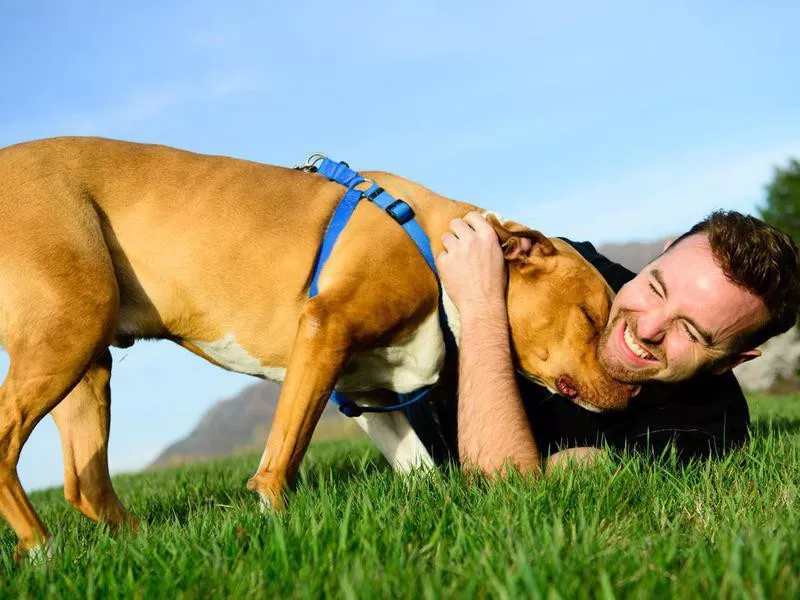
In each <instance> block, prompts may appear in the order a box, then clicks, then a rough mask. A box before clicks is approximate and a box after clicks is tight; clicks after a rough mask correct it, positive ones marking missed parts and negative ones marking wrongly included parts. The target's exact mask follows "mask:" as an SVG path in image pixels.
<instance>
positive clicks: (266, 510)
mask: <svg viewBox="0 0 800 600" xmlns="http://www.w3.org/2000/svg"><path fill="white" fill-rule="evenodd" d="M247 488H248V489H251V490H253V491H254V492H257V493H258V499H259V500H258V503H259V508H260V509H261V513H262V514H265V515H267V514H270V515H271V514H275V513H276V512H278V511H280V510H283V509H284V508H285V507H286V500H285V498H284V496H283V486H281V485H278V484H277V483H276V480H275V479H274V478H271V477H269V476H268V475H267V476H265V475H255V476H253V477H251V478H250V480H249V481H248V482H247Z"/></svg>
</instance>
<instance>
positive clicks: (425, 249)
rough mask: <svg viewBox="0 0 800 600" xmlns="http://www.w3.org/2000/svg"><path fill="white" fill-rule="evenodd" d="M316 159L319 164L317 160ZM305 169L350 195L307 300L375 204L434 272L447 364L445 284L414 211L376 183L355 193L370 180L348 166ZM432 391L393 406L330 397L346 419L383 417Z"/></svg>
mask: <svg viewBox="0 0 800 600" xmlns="http://www.w3.org/2000/svg"><path fill="white" fill-rule="evenodd" d="M315 157H316V160H314V158H315ZM320 159H321V160H322V162H321V163H320V164H319V166H315V164H316V162H318V161H319V160H320ZM303 169H306V170H309V171H311V172H314V171H316V172H318V173H319V174H321V175H324V176H325V177H327V178H328V179H330V180H331V181H335V182H336V183H338V184H341V185H343V186H345V187H346V188H347V192H345V194H344V197H343V198H342V200H341V201H340V202H339V205H338V206H337V207H336V210H335V211H334V213H333V216H332V217H331V221H330V223H329V224H328V229H327V231H326V232H325V237H324V238H323V239H322V245H321V246H320V249H319V254H318V255H317V262H316V264H315V266H314V275H313V277H312V278H311V285H310V286H309V289H308V297H309V298H313V297H314V296H316V295H317V293H318V292H319V288H318V282H319V276H320V273H321V272H322V269H323V267H324V266H325V263H326V262H327V260H328V258H330V255H331V252H332V251H333V247H334V245H335V244H336V240H337V239H338V238H339V235H340V234H341V233H342V231H343V230H344V228H345V226H346V225H347V222H348V221H349V220H350V217H351V216H352V215H353V211H355V209H356V206H358V203H359V202H360V201H361V200H362V199H364V198H366V199H367V200H369V201H370V202H372V203H373V204H376V205H377V206H379V207H380V208H382V209H383V210H384V211H386V213H387V214H388V215H389V216H390V217H392V218H393V219H394V220H395V221H397V223H398V224H399V225H400V226H401V227H402V228H403V229H404V230H405V232H406V233H407V234H408V237H410V238H411V240H412V241H413V242H414V244H416V246H417V248H418V249H419V251H420V253H421V254H422V256H423V258H424V259H425V262H427V263H428V266H429V267H430V269H431V271H433V275H434V277H436V283H437V285H438V287H439V325H440V326H441V329H442V335H443V336H444V343H445V360H446V359H447V356H448V355H449V356H453V352H454V350H455V348H456V343H455V339H454V337H453V332H452V331H451V330H450V327H449V326H448V324H447V315H446V314H445V311H444V304H443V303H442V284H441V281H439V273H438V271H437V270H436V263H435V262H434V258H433V250H432V249H431V243H430V240H429V239H428V236H427V235H426V234H425V231H424V230H423V229H422V227H420V225H419V223H418V222H417V220H416V219H415V218H414V211H413V210H412V209H411V207H410V206H409V205H408V204H407V203H406V202H404V201H403V200H399V199H395V198H393V197H392V196H391V195H390V194H389V193H387V192H386V191H385V190H384V189H383V188H381V187H379V186H378V185H377V184H375V183H373V182H370V183H371V185H370V186H369V187H368V188H367V189H366V190H363V191H361V190H357V189H355V188H356V186H357V185H358V184H360V183H364V182H365V181H367V179H366V178H364V177H362V176H361V175H359V174H358V173H357V172H355V171H353V170H352V169H351V168H350V167H349V165H348V164H347V163H345V162H334V161H332V160H330V159H328V158H326V157H324V156H321V155H312V157H311V158H309V162H307V163H306V165H305V166H304V167H303ZM432 387H433V386H431V385H428V386H424V387H422V388H420V389H418V390H415V391H413V392H408V393H405V394H400V393H398V394H397V402H396V403H395V404H392V405H390V406H359V405H358V404H356V403H355V402H354V401H353V400H351V399H350V398H348V397H347V396H345V395H344V394H342V393H341V392H338V391H336V390H334V391H333V392H332V393H331V397H330V399H331V400H332V401H333V402H334V403H336V404H338V405H339V410H340V411H341V412H342V413H343V414H344V415H346V416H348V417H357V416H359V415H361V414H362V413H365V412H376V413H384V412H391V411H394V410H400V409H402V408H405V407H407V406H410V405H411V404H414V403H415V402H419V401H420V400H422V399H423V398H425V396H427V395H428V393H429V392H430V391H431V388H432Z"/></svg>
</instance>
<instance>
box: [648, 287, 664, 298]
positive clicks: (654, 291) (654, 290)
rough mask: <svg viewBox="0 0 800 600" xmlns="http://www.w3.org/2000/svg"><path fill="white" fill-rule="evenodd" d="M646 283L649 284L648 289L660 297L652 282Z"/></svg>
mask: <svg viewBox="0 0 800 600" xmlns="http://www.w3.org/2000/svg"><path fill="white" fill-rule="evenodd" d="M647 285H649V286H650V289H651V290H652V291H653V293H654V294H655V295H656V296H658V297H659V298H661V294H659V293H658V290H657V289H656V286H654V285H653V284H652V283H648V284H647Z"/></svg>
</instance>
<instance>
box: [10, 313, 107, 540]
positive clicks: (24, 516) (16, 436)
mask: <svg viewBox="0 0 800 600" xmlns="http://www.w3.org/2000/svg"><path fill="white" fill-rule="evenodd" d="M32 325H33V324H32ZM36 325H38V326H39V327H41V323H38V324H36ZM76 327H82V328H84V331H83V332H81V331H76ZM93 329H95V327H92V326H91V325H90V324H87V323H81V322H80V321H78V322H72V323H71V322H69V321H68V320H67V319H62V318H54V319H53V320H52V323H51V325H50V327H47V328H46V329H44V328H37V329H36V330H33V329H31V330H29V331H28V332H26V334H25V335H24V340H23V339H21V338H15V339H12V340H10V343H8V345H7V348H8V353H9V356H10V358H11V365H10V367H9V370H8V374H7V376H6V379H5V381H4V382H3V385H2V387H0V514H2V516H3V518H4V519H5V520H6V521H7V522H8V523H9V525H11V527H12V528H13V529H14V531H15V532H16V534H17V536H18V537H19V544H18V546H17V550H18V554H19V553H20V552H26V551H29V550H32V549H34V548H36V547H37V546H39V545H40V544H42V543H46V542H47V541H48V531H47V529H46V528H45V526H44V524H43V523H42V522H41V520H40V519H39V517H38V516H37V514H36V512H35V511H34V509H33V507H32V506H31V503H30V501H29V500H28V497H27V495H26V494H25V491H24V490H23V489H22V486H21V485H20V482H19V478H18V477H17V462H18V460H19V454H20V451H21V450H22V446H23V445H24V444H25V442H26V441H27V439H28V436H29V435H30V433H31V431H33V428H34V427H35V426H36V424H37V423H38V422H39V421H40V420H41V418H42V417H44V416H45V415H46V414H47V413H48V412H50V411H51V410H52V409H53V408H54V407H55V406H56V405H57V404H58V403H59V402H60V401H61V400H62V399H63V398H64V397H65V396H66V395H67V394H68V393H69V391H70V390H71V389H72V387H73V386H74V385H75V384H76V383H77V382H78V381H80V379H81V377H83V374H84V372H85V371H86V369H87V368H88V366H89V365H90V364H91V362H92V361H93V360H94V357H95V354H96V353H97V352H98V346H99V345H100V344H103V343H104V342H103V341H102V337H103V336H102V333H101V332H100V331H99V330H98V331H96V333H97V335H91V336H89V335H87V333H88V331H91V330H93Z"/></svg>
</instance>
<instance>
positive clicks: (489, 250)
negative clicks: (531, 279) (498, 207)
mask: <svg viewBox="0 0 800 600" xmlns="http://www.w3.org/2000/svg"><path fill="white" fill-rule="evenodd" d="M450 229H451V231H448V232H447V233H445V234H444V235H443V236H442V244H443V245H444V250H443V251H442V252H441V253H440V254H439V256H437V257H436V266H437V267H438V268H439V274H440V276H441V279H442V285H444V289H445V290H446V291H447V293H448V295H449V296H450V298H451V299H452V300H453V302H454V303H455V305H456V307H457V308H458V312H459V313H460V315H461V318H462V319H466V320H471V319H473V318H475V317H477V318H486V317H488V318H495V319H497V318H500V319H503V320H505V319H506V307H505V288H506V267H505V260H504V259H503V251H502V249H501V248H500V243H499V241H498V239H497V234H495V232H494V229H492V226H491V225H489V223H487V222H486V219H484V218H483V217H482V216H481V215H480V214H478V213H477V212H471V213H469V214H467V215H466V216H465V217H464V218H463V219H454V220H453V221H452V222H451V223H450Z"/></svg>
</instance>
